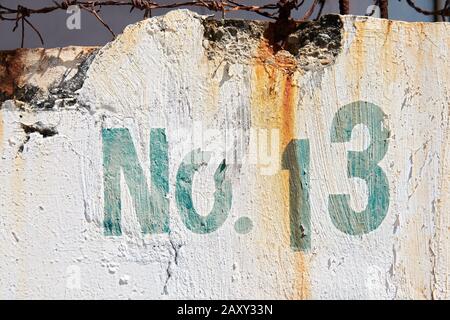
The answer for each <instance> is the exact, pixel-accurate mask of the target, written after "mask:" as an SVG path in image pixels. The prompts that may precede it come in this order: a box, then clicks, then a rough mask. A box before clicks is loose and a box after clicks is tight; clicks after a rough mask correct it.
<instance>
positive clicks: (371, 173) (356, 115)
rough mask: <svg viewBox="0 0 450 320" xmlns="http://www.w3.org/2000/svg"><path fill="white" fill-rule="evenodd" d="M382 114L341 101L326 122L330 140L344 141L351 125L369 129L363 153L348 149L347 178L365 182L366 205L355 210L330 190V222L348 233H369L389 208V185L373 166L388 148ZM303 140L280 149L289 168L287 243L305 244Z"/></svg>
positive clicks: (306, 145) (306, 197)
mask: <svg viewBox="0 0 450 320" xmlns="http://www.w3.org/2000/svg"><path fill="white" fill-rule="evenodd" d="M384 117H385V114H384V113H383V111H382V110H381V109H380V108H379V107H378V106H376V105H374V104H372V103H369V102H364V101H358V102H354V103H350V104H348V105H345V106H344V107H342V108H341V109H339V110H338V112H337V113H336V114H335V116H334V119H333V123H332V126H331V142H333V143H342V142H349V141H350V139H351V135H352V131H353V128H354V127H355V126H356V125H358V124H363V125H365V126H366V127H367V128H368V130H369V133H370V141H371V142H370V145H369V147H368V148H367V149H366V150H364V151H361V152H359V151H348V162H347V173H348V177H349V178H353V177H357V178H361V179H363V180H365V182H366V184H367V188H368V204H367V207H366V208H365V209H364V210H363V211H361V212H355V211H354V210H353V209H352V208H351V207H350V205H349V200H350V195H348V194H332V195H330V196H329V199H328V211H329V214H330V217H331V221H332V222H333V224H334V226H335V227H336V228H337V229H339V230H340V231H342V232H344V233H346V234H349V235H362V234H366V233H369V232H371V231H373V230H375V229H376V228H378V227H379V226H380V224H381V223H382V221H383V220H384V218H385V217H386V214H387V211H388V207H389V183H388V180H387V178H386V174H385V173H384V172H383V170H382V169H381V168H380V167H379V166H378V163H379V162H380V161H381V160H382V159H383V158H384V156H385V154H386V152H387V150H388V138H389V135H390V133H389V129H388V128H386V127H384V125H383V119H384ZM309 153H310V148H309V140H307V139H303V140H292V141H291V142H290V143H289V144H288V146H287V147H286V149H285V151H284V153H283V159H282V164H283V169H285V170H289V171H290V177H289V186H290V192H289V194H290V225H291V247H292V249H294V250H297V251H299V250H308V249H310V248H311V211H310V205H309V189H310V185H309V183H310V181H309V157H310V156H309Z"/></svg>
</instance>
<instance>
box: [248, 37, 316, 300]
mask: <svg viewBox="0 0 450 320" xmlns="http://www.w3.org/2000/svg"><path fill="white" fill-rule="evenodd" d="M296 69H297V62H296V60H295V59H294V58H293V57H292V56H291V55H290V54H288V53H286V52H285V51H278V52H277V53H275V52H274V50H273V48H272V47H271V46H270V45H269V43H268V42H267V41H265V40H263V41H262V42H261V44H260V47H259V51H258V56H257V58H256V59H255V62H254V81H253V92H252V126H253V127H255V128H265V129H269V130H270V129H279V131H280V146H279V152H280V158H281V156H282V152H283V151H284V149H285V148H286V146H287V145H288V144H289V142H290V141H291V140H292V139H294V138H295V136H296V124H295V118H296V117H295V113H296V106H297V103H298V88H297V86H296V85H295V82H294V72H295V71H296ZM288 174H289V173H288V172H287V171H282V170H280V171H279V173H278V174H276V175H274V176H262V175H258V176H257V178H256V180H257V188H261V189H263V190H262V195H261V197H260V199H258V205H259V211H260V213H261V215H263V216H264V227H265V231H264V232H263V233H264V239H263V243H264V246H266V247H269V246H270V247H272V248H273V249H274V250H281V251H284V250H286V251H289V250H291V249H290V215H289V176H288ZM262 186H263V187H262ZM272 218H273V219H274V220H275V219H277V220H278V219H281V220H282V226H281V228H280V226H279V225H278V224H276V225H277V226H278V229H277V227H276V226H274V223H273V222H274V221H273V220H271V219H272ZM280 240H281V241H280ZM288 255H289V257H292V258H289V259H290V261H291V264H292V266H289V268H291V270H294V279H293V282H294V288H293V289H294V290H293V292H292V291H290V292H291V293H290V294H289V295H288V298H291V299H307V298H309V297H310V294H311V293H310V292H311V289H310V280H309V266H308V263H307V260H306V257H305V256H304V254H303V253H302V252H289V253H288ZM279 258H281V257H279ZM291 259H292V260H291ZM281 265H283V264H282V263H280V266H281ZM284 285H285V286H288V283H284ZM285 289H287V288H285Z"/></svg>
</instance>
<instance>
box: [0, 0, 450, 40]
mask: <svg viewBox="0 0 450 320" xmlns="http://www.w3.org/2000/svg"><path fill="white" fill-rule="evenodd" d="M179 1H181V2H168V3H167V2H166V3H161V2H160V1H156V0H155V1H152V0H98V1H93V0H52V5H49V6H46V7H42V8H38V9H33V8H29V7H25V6H23V5H18V6H17V7H16V8H10V7H7V6H5V5H2V4H0V21H10V22H13V23H14V27H13V31H16V30H17V29H18V28H19V27H20V28H21V46H22V47H23V46H24V42H25V27H26V26H28V27H30V28H31V30H32V31H33V32H34V33H36V35H37V36H38V37H39V40H40V42H41V44H42V45H43V44H44V39H43V37H42V35H41V33H40V32H39V30H38V28H37V27H36V26H35V25H33V23H32V21H31V17H32V16H34V15H36V14H46V13H51V12H54V11H58V10H64V11H67V9H69V7H71V6H78V7H79V8H80V10H84V11H86V12H88V13H90V14H91V15H92V16H94V17H95V18H96V19H97V20H98V21H99V23H100V24H101V25H102V26H103V27H104V28H106V29H107V30H108V32H109V33H111V35H112V36H113V38H114V37H115V36H116V35H115V33H114V31H113V30H112V28H111V27H110V26H109V25H108V23H107V22H106V21H104V20H103V18H102V17H101V16H100V14H99V12H100V8H101V7H128V8H129V9H130V12H131V11H133V10H134V9H136V10H140V11H143V12H144V15H143V17H144V19H146V18H149V17H151V16H152V12H153V10H156V9H174V8H179V7H202V8H206V9H207V10H209V11H212V12H218V13H220V14H221V16H222V19H224V18H225V14H226V13H227V12H234V11H247V12H252V13H255V14H258V15H260V16H263V17H265V18H269V19H273V20H275V21H276V22H277V23H278V24H277V25H278V26H286V25H288V24H289V23H290V21H293V18H292V13H293V11H298V10H299V9H300V8H301V7H303V6H305V2H306V1H305V0H277V1H275V0H273V1H271V2H265V3H264V4H261V5H249V4H248V1H238V0H184V1H183V0H179ZM327 1H329V2H331V1H332V0H314V1H312V3H311V2H310V6H309V7H308V8H306V9H305V14H304V16H303V17H302V19H301V20H308V19H310V18H311V17H312V15H313V14H314V12H317V15H316V17H315V19H318V18H319V17H320V16H321V15H322V12H323V9H324V6H325V3H326V2H327ZM333 1H337V0H333ZM399 1H401V0H399ZM406 2H407V3H408V5H409V6H411V7H412V8H414V9H415V10H416V11H417V12H419V13H422V14H424V15H435V16H441V17H442V20H443V21H445V18H446V17H449V16H450V0H446V2H445V4H444V7H443V8H442V9H438V10H425V9H423V8H421V7H419V6H418V5H416V4H415V1H413V0H406ZM246 3H247V4H246ZM376 3H377V4H378V5H379V6H380V11H381V17H382V18H388V0H376ZM339 10H340V13H341V14H349V13H350V0H339ZM372 14H373V12H372Z"/></svg>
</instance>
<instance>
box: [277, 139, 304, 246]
mask: <svg viewBox="0 0 450 320" xmlns="http://www.w3.org/2000/svg"><path fill="white" fill-rule="evenodd" d="M282 165H283V169H284V170H289V221H290V228H291V248H292V249H293V250H295V251H304V250H309V249H310V248H311V209H310V206H309V140H307V139H302V140H297V139H294V140H292V141H291V142H289V144H288V145H287V147H286V149H285V151H284V153H283V159H282Z"/></svg>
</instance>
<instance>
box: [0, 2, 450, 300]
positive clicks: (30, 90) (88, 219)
mask: <svg viewBox="0 0 450 320" xmlns="http://www.w3.org/2000/svg"><path fill="white" fill-rule="evenodd" d="M449 32H450V24H446V23H434V24H425V23H403V22H393V21H388V20H381V19H373V18H365V17H354V16H345V17H344V16H326V17H324V18H322V19H321V20H320V21H317V22H308V23H302V24H299V25H296V26H292V29H289V30H288V31H287V32H285V33H284V34H280V32H279V31H277V28H276V26H273V25H269V24H267V23H262V22H249V21H225V22H217V21H211V20H208V19H207V18H206V17H201V16H198V15H196V14H194V13H192V12H190V11H186V10H179V11H172V12H171V13H169V14H167V15H165V16H162V17H157V18H152V19H149V20H146V21H143V22H140V23H138V24H136V25H132V26H129V27H128V28H127V29H126V30H125V31H124V33H123V34H122V35H121V36H119V37H118V38H117V39H116V40H115V41H113V42H112V43H110V44H108V45H107V46H105V47H103V48H100V49H99V50H98V49H95V48H64V49H60V50H57V49H52V50H17V51H13V52H3V53H0V61H1V66H0V102H1V103H2V104H1V110H0V254H1V257H2V258H1V260H0V274H1V276H0V297H1V298H123V299H125V298H144V299H146V298H153V299H165V298H262V299H265V298H275V299H311V298H312V299H325V298H331V299H335V298H345V299H352V298H381V299H401V298H417V299H432V298H433V299H445V298H450V291H449V285H450V280H449V278H448V277H449V270H448V268H449V267H448V266H450V256H449V252H450V239H449V235H450V216H449V215H448V208H449V207H450V154H449V148H450V133H449V128H450V127H449V116H450V109H449V103H450V95H449V83H450V69H449V68H448V67H447V66H448V65H449V52H450V40H449V39H450V38H449V37H448V34H449ZM194 158H195V159H194Z"/></svg>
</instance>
